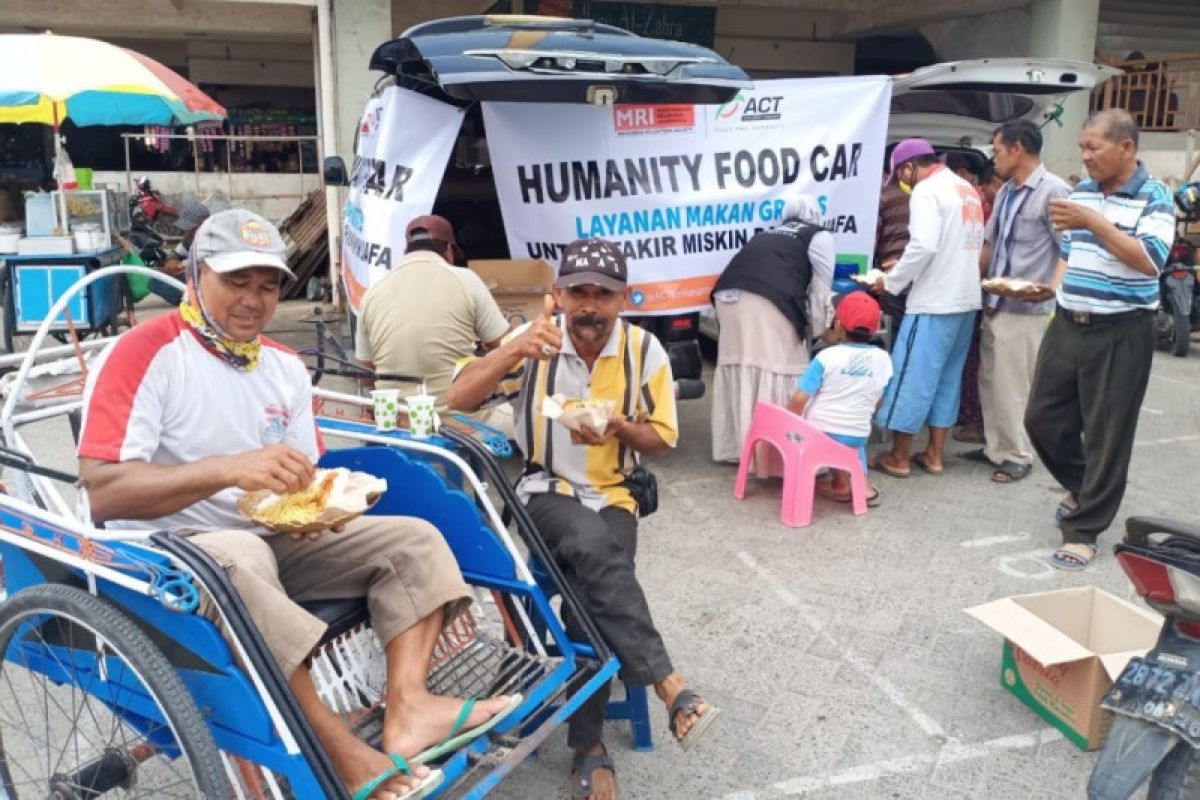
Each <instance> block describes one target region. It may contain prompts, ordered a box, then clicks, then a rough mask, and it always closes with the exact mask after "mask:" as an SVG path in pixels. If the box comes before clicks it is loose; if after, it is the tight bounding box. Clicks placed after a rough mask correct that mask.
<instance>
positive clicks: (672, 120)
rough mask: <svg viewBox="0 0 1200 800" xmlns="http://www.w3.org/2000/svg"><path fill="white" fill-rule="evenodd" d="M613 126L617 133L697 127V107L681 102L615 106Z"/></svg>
mask: <svg viewBox="0 0 1200 800" xmlns="http://www.w3.org/2000/svg"><path fill="white" fill-rule="evenodd" d="M613 126H614V127H615V128H616V131H617V133H642V132H645V131H661V130H689V129H691V128H694V127H696V107H695V106H690V105H680V104H673V105H619V106H613Z"/></svg>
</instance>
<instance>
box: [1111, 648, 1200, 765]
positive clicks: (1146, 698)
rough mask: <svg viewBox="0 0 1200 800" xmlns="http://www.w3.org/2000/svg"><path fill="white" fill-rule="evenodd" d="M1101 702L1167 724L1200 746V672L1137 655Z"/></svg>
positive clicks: (1163, 724) (1129, 714)
mask: <svg viewBox="0 0 1200 800" xmlns="http://www.w3.org/2000/svg"><path fill="white" fill-rule="evenodd" d="M1100 706H1101V707H1102V708H1106V709H1108V710H1109V711H1114V712H1116V713H1118V714H1122V715H1124V716H1127V717H1133V718H1134V719H1140V720H1145V721H1146V722H1150V723H1152V724H1154V725H1158V726H1159V727H1161V728H1166V729H1167V730H1169V731H1172V732H1173V733H1176V734H1178V735H1179V736H1180V737H1182V738H1183V739H1184V740H1186V741H1187V743H1188V744H1189V745H1191V746H1192V747H1200V672H1197V671H1195V670H1188V669H1177V668H1175V667H1169V666H1166V665H1164V664H1159V663H1156V662H1153V661H1147V660H1146V659H1144V658H1134V659H1132V660H1131V661H1130V662H1129V665H1128V666H1126V667H1125V671H1124V672H1122V673H1121V676H1120V677H1119V678H1117V681H1116V683H1114V684H1113V687H1112V688H1111V689H1109V691H1108V694H1107V695H1106V696H1105V697H1104V700H1102V701H1101V703H1100Z"/></svg>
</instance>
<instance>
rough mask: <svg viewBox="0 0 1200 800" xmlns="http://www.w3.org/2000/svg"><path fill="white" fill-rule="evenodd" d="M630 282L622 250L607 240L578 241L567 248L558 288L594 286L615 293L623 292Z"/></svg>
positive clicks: (557, 283) (557, 282) (556, 283)
mask: <svg viewBox="0 0 1200 800" xmlns="http://www.w3.org/2000/svg"><path fill="white" fill-rule="evenodd" d="M628 282H629V273H628V271H627V270H626V268H625V254H624V253H622V252H621V250H620V248H618V247H617V246H616V245H615V244H613V243H612V242H609V241H605V240H604V239H576V240H575V241H573V242H571V243H570V244H569V245H567V246H566V247H564V248H563V255H562V263H561V264H560V265H559V267H558V280H556V281H555V282H554V285H555V286H556V287H558V288H559V289H570V288H573V287H575V286H587V285H589V284H591V285H594V286H599V287H601V288H604V289H608V290H609V291H612V292H623V291H625V285H626V284H627V283H628Z"/></svg>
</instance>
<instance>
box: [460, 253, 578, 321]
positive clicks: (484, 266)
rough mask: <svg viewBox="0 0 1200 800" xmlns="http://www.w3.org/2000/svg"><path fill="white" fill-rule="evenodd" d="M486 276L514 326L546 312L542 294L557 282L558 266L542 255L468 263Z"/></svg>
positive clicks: (489, 286)
mask: <svg viewBox="0 0 1200 800" xmlns="http://www.w3.org/2000/svg"><path fill="white" fill-rule="evenodd" d="M467 266H468V267H470V269H471V271H472V272H474V273H475V274H476V275H478V276H479V277H480V278H482V279H483V283H484V285H486V286H487V287H488V290H489V291H490V292H491V293H492V297H494V298H496V304H497V305H499V306H500V311H501V312H502V313H503V314H504V317H505V319H507V320H508V321H509V322H510V323H511V324H512V325H513V327H517V326H519V325H524V324H525V323H526V322H528V321H529V320H531V319H533V318H534V317H536V316H538V315H539V314H541V313H542V297H543V296H544V295H545V294H546V293H547V292H549V291H550V289H551V288H552V287H553V286H554V277H555V275H556V274H557V273H556V272H555V270H554V267H552V266H550V265H549V264H548V263H546V262H545V261H543V260H541V259H540V258H527V259H485V260H480V261H470V262H468V263H467Z"/></svg>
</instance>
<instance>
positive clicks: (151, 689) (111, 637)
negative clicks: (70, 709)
mask: <svg viewBox="0 0 1200 800" xmlns="http://www.w3.org/2000/svg"><path fill="white" fill-rule="evenodd" d="M18 629H20V633H21V638H20V640H19V642H16V641H14V635H15V634H16V633H17V632H18ZM43 632H47V633H48V634H49V637H50V638H49V639H47V638H45V637H44V636H43ZM68 634H69V635H68ZM77 634H78V637H79V638H77ZM31 637H36V640H34V639H32V638H31ZM30 641H33V642H34V645H35V646H33V647H32V652H33V653H34V655H33V656H27V653H28V652H30V651H29V650H27V649H23V648H22V647H20V646H17V647H12V646H13V645H16V644H20V645H25V646H26V647H29V644H28V643H29V642H30ZM37 641H40V642H42V643H43V645H46V643H47V642H53V643H54V644H55V645H56V646H58V647H59V649H63V650H65V651H67V652H71V653H72V656H71V659H70V664H71V667H69V668H68V667H67V666H66V664H64V663H63V661H62V660H60V659H59V658H58V657H57V656H56V655H54V651H53V650H51V649H50V647H49V646H48V645H47V646H45V647H42V646H36V642H37ZM64 643H65V645H64ZM89 643H90V644H91V645H94V647H95V648H96V650H97V651H98V652H100V653H103V654H104V656H103V658H102V659H99V660H97V661H96V662H95V663H96V665H97V667H96V672H95V674H96V675H99V676H100V679H102V680H106V678H105V676H106V675H113V674H122V675H123V676H124V680H126V681H127V680H129V677H130V676H129V675H124V674H123V673H114V669H122V667H121V666H120V665H121V664H123V665H124V667H123V669H127V670H128V671H129V673H131V677H133V678H136V679H137V680H138V682H139V683H140V688H141V690H142V691H143V692H144V695H145V697H141V698H137V699H136V702H138V703H139V704H141V705H139V706H138V709H139V710H138V712H134V711H131V710H130V709H129V708H122V706H121V705H120V703H119V701H120V699H121V697H122V695H120V694H118V695H117V696H116V698H115V699H114V698H109V699H108V700H104V699H98V700H97V707H98V708H99V709H100V711H101V714H102V715H103V714H105V712H106V711H107V712H108V716H110V717H111V718H112V721H113V722H115V723H116V726H117V727H114V728H113V729H112V732H111V733H110V734H109V736H110V737H111V736H114V735H115V734H116V733H120V734H121V740H122V741H121V747H116V746H115V745H116V742H115V741H113V742H109V743H108V744H109V745H110V747H108V748H104V747H101V748H97V747H96V744H95V741H94V740H93V739H91V738H89V737H85V736H84V735H82V734H80V731H81V730H82V729H84V728H85V727H86V725H87V724H88V721H89V720H88V718H87V717H84V715H83V708H80V710H79V711H78V712H77V714H76V716H75V717H74V719H73V720H71V723H70V727H69V728H67V729H66V730H67V731H69V736H66V737H64V736H63V735H62V734H63V729H61V728H59V729H53V728H51V724H50V719H49V718H50V713H51V712H50V705H49V704H50V702H51V701H52V699H53V702H54V703H55V706H56V708H57V709H58V710H62V706H61V704H60V703H59V702H58V700H57V698H61V697H63V696H64V695H63V694H62V692H63V691H69V693H70V697H71V699H72V701H74V698H75V697H76V694H78V695H81V696H82V697H83V698H84V700H83V702H84V704H85V705H86V706H87V711H88V712H89V715H90V721H91V722H92V723H94V724H95V726H96V728H97V729H98V730H99V729H103V728H104V727H105V726H104V725H102V724H101V721H100V720H98V719H97V717H96V715H95V711H96V707H93V706H91V704H90V698H91V697H92V695H91V694H90V693H89V692H88V691H87V689H86V684H85V683H81V682H80V681H79V680H78V679H79V678H81V677H83V675H81V674H80V671H79V670H78V656H76V655H75V653H76V652H77V651H82V650H83V647H86V646H88V645H89ZM10 647H11V651H10ZM0 653H3V654H5V656H6V660H5V661H2V662H0V695H3V694H4V693H5V689H6V688H7V693H8V695H9V697H8V699H7V700H5V701H4V702H3V703H0V708H5V709H8V708H12V707H14V703H15V704H17V705H16V706H15V707H16V708H18V710H20V706H19V703H20V696H19V695H18V694H17V692H16V689H15V688H14V685H13V680H12V675H11V672H12V671H13V670H14V668H15V669H20V668H21V666H22V665H21V664H20V663H18V662H19V660H20V659H22V658H25V657H30V658H37V657H39V656H41V657H44V655H43V654H44V653H50V654H51V655H52V657H53V659H54V661H53V664H50V665H49V666H54V668H55V669H54V671H55V672H56V673H57V672H58V670H62V672H63V673H65V674H66V675H67V676H68V680H65V681H63V680H59V681H55V680H54V679H53V678H49V677H46V676H45V675H44V674H43V673H41V672H36V671H34V670H30V669H28V668H26V669H25V673H27V674H29V675H32V676H35V677H34V678H32V680H34V681H35V682H36V681H38V680H40V683H41V688H42V689H43V690H44V692H45V696H46V697H47V699H46V700H45V702H46V712H45V714H46V717H47V720H46V730H45V737H44V738H42V737H39V736H37V731H35V730H33V729H32V728H36V727H37V726H36V722H35V723H34V724H33V725H30V723H29V722H28V716H29V715H27V714H25V713H24V712H23V711H22V712H21V715H20V718H21V721H22V722H23V723H25V725H26V727H27V728H30V730H27V731H26V733H27V734H28V735H29V737H31V738H28V739H16V738H14V739H9V740H8V741H9V742H10V743H11V742H13V741H17V742H20V743H26V744H27V743H30V742H32V745H29V744H27V746H26V750H27V751H29V752H32V753H36V752H37V744H39V743H40V742H43V741H44V742H46V743H47V744H46V750H47V751H48V752H47V762H46V763H47V770H46V771H47V774H46V775H45V776H43V778H44V780H45V783H44V784H40V782H39V780H38V778H37V777H36V776H33V775H32V773H31V772H30V770H31V769H33V770H35V771H36V770H39V767H37V766H32V764H31V762H32V761H33V760H34V759H33V758H30V757H26V758H24V760H23V761H22V762H20V763H18V762H17V761H16V760H15V759H13V758H10V756H9V751H7V750H6V749H5V736H4V735H3V734H4V732H5V729H6V728H12V727H15V726H13V725H12V723H11V722H8V723H6V722H5V720H4V719H3V718H0V788H4V789H6V790H7V793H8V796H9V797H13V798H21V797H40V798H45V797H46V796H47V794H48V793H49V787H50V786H51V785H53V781H55V780H59V781H62V780H67V781H68V784H69V785H70V786H71V787H72V789H74V788H77V787H78V788H82V789H84V791H85V795H86V794H87V793H86V789H87V788H93V789H97V788H100V789H102V791H108V790H109V789H111V788H117V786H118V785H121V784H117V785H113V786H110V787H109V789H103V788H102V786H100V785H98V784H96V783H91V784H90V785H88V786H84V785H82V784H80V783H75V782H71V781H70V780H69V779H70V778H77V779H78V780H79V781H82V780H83V778H82V777H81V776H83V775H85V774H89V775H90V773H88V772H87V770H89V769H93V768H95V766H96V765H97V764H98V763H99V762H100V761H102V760H104V759H107V758H110V754H111V753H113V752H115V753H117V754H118V755H117V756H116V757H115V758H117V759H121V758H126V759H129V758H136V759H137V761H138V763H137V764H136V765H134V766H132V767H126V771H127V772H128V773H129V777H130V785H129V786H126V787H124V788H126V789H127V792H128V793H127V794H126V795H124V796H128V797H159V796H163V795H164V794H165V792H164V791H163V790H162V788H161V787H160V788H154V787H148V786H146V783H147V778H148V777H149V778H151V779H153V778H155V777H157V773H161V772H163V771H171V770H172V769H173V768H174V767H176V766H177V765H178V762H180V761H181V760H183V759H186V763H184V764H183V766H184V767H186V769H187V771H188V772H189V773H190V779H191V786H192V787H193V788H194V793H192V792H188V793H185V796H195V797H201V798H215V797H228V796H230V785H229V779H228V776H227V774H226V772H225V769H224V766H223V764H222V760H221V756H220V753H219V751H218V750H217V747H216V744H215V743H214V742H213V738H212V734H211V733H210V731H209V728H208V724H207V723H206V722H205V720H204V717H203V716H202V715H201V713H200V710H199V708H197V706H196V703H195V701H194V700H193V698H192V696H191V694H190V692H188V689H187V687H186V686H185V685H184V683H183V681H182V680H181V679H180V677H179V675H178V674H177V673H176V672H175V669H174V667H172V666H171V664H170V662H169V661H167V658H166V656H164V655H163V653H162V651H161V650H159V649H158V647H157V646H156V645H155V644H154V643H153V642H152V641H151V639H150V638H149V636H147V635H146V633H145V632H144V631H143V630H142V629H141V628H140V627H138V626H137V624H135V623H134V622H133V620H131V619H130V618H129V616H128V615H127V614H125V613H124V612H123V611H121V610H120V609H118V608H117V607H116V606H114V605H112V604H111V603H109V602H108V601H106V600H103V599H101V598H98V597H94V596H92V595H90V594H88V593H87V592H85V591H83V590H82V589H77V588H75V587H73V586H66V585H63V584H41V585H38V586H31V587H28V588H25V589H22V590H21V591H19V592H17V593H15V594H13V595H11V596H10V597H9V598H8V599H7V600H6V601H5V602H4V603H2V604H0ZM114 658H116V659H119V663H118V662H114V661H113V659H114ZM86 663H87V662H85V665H86ZM82 671H83V672H88V669H87V667H86V666H85V667H84V669H83V670H82ZM16 677H17V680H18V681H20V680H21V677H22V676H21V674H20V673H18V675H17V676H16ZM58 677H59V678H60V679H61V678H62V677H63V674H59V675H58ZM72 678H73V679H75V680H73V681H72V680H70V679H72ZM89 679H94V676H92V675H90V674H89ZM64 687H65V689H64ZM52 691H53V692H54V693H55V694H53V695H52V694H51V692H52ZM147 697H148V699H149V700H150V701H152V702H153V703H154V704H155V705H156V706H157V708H158V713H159V714H160V715H161V717H162V719H165V720H166V725H165V726H158V723H157V722H156V721H155V720H154V719H153V718H151V717H147V716H145V715H144V714H141V715H140V716H139V720H140V721H141V722H143V723H153V726H152V727H151V728H150V731H149V732H148V733H147V732H145V731H141V730H140V729H139V728H137V727H136V726H135V725H133V724H131V723H130V722H129V717H130V716H133V715H134V714H135V713H137V714H140V712H141V711H142V710H143V709H144V708H145V706H144V703H145V700H146V698H147ZM34 702H35V703H36V702H38V701H36V700H35V701H34ZM134 702H135V698H134V694H133V693H132V692H131V693H130V702H129V706H130V707H132V706H133V705H134ZM122 712H124V713H125V715H124V716H123V715H122ZM101 719H104V717H103V716H102V717H101ZM121 725H124V726H127V727H128V728H129V730H130V731H132V732H133V733H134V734H135V735H136V736H138V737H143V738H144V740H143V741H141V742H139V743H137V744H135V745H134V746H133V747H129V746H128V745H129V741H128V737H127V736H126V733H125V731H124V730H123V729H121V728H120V726H121ZM152 734H158V736H159V738H160V740H161V738H162V737H163V736H164V735H168V734H169V735H170V737H171V742H172V743H173V745H174V747H175V748H177V750H178V756H177V757H175V758H170V757H169V756H166V755H164V754H163V753H162V751H161V749H159V748H157V747H154V748H152V749H151V752H150V754H149V755H145V756H144V757H143V754H144V752H145V748H146V744H145V743H146V742H151V741H153V740H152V739H151V738H150V737H151V735H152ZM60 739H63V740H64V743H63V745H62V752H61V753H60V755H59V756H58V759H57V760H56V762H55V763H54V764H51V763H50V755H51V752H52V751H51V747H57V742H58V741H59V740H60ZM72 739H73V740H75V741H74V745H75V749H74V755H75V761H76V762H78V763H76V765H75V768H74V770H72V769H71V768H70V767H69V766H66V765H63V761H64V760H65V759H66V758H67V757H68V755H69V753H68V750H69V747H68V743H69V742H70V740H72ZM81 741H82V742H83V744H84V748H83V750H82V751H81V750H80V743H81ZM51 743H54V744H53V745H52V744H51ZM168 746H169V745H168ZM122 747H123V748H125V749H124V751H122ZM138 748H143V749H142V750H140V751H139V750H138ZM97 752H99V755H97ZM122 752H124V754H125V755H124V756H122V755H121V753H122ZM135 752H136V753H137V755H134V753H135ZM160 756H162V757H160ZM147 765H149V766H147ZM147 772H151V773H155V774H150V775H148V774H147ZM171 774H172V775H173V774H175V773H174V772H172V773H171ZM64 776H65V777H64ZM20 777H24V778H26V780H18V778H20ZM105 778H106V779H108V780H111V779H112V778H110V777H109V776H105ZM88 780H100V778H98V777H96V778H92V777H89V779H88ZM176 783H178V782H176ZM26 784H32V785H33V788H32V789H30V790H26V791H25V793H24V794H22V793H21V792H18V791H17V788H18V787H20V786H24V785H26ZM174 785H176V784H172V786H174ZM186 788H187V787H185V789H186ZM87 796H90V795H87ZM171 796H177V795H174V794H172V795H171Z"/></svg>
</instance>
